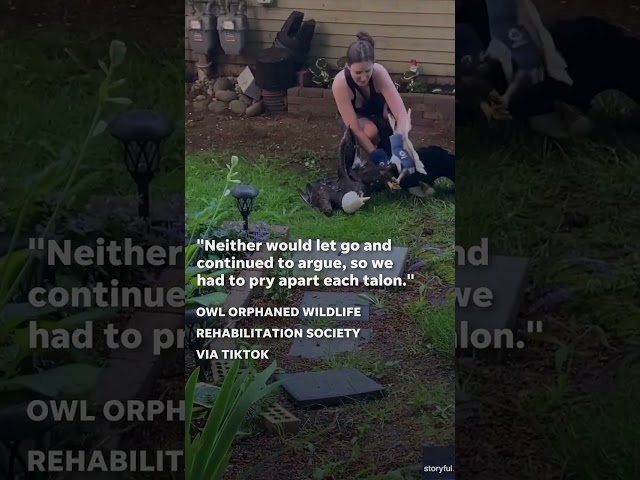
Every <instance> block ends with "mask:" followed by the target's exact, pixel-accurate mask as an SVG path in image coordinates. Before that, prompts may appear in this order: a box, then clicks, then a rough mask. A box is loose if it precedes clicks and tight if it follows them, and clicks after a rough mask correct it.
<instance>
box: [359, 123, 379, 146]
mask: <svg viewBox="0 0 640 480" xmlns="http://www.w3.org/2000/svg"><path fill="white" fill-rule="evenodd" d="M360 126H361V127H362V130H363V131H364V134H365V135H366V136H367V137H369V140H371V141H372V142H373V143H374V145H375V144H376V142H377V141H378V128H377V127H376V126H375V124H374V123H373V122H372V121H371V120H368V119H366V118H361V119H360Z"/></svg>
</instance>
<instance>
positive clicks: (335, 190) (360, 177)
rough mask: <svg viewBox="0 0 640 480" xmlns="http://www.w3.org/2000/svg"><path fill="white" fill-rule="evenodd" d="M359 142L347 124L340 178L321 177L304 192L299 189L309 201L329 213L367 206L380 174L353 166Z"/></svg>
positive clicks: (342, 148)
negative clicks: (357, 142)
mask: <svg viewBox="0 0 640 480" xmlns="http://www.w3.org/2000/svg"><path fill="white" fill-rule="evenodd" d="M356 145H357V144H356V139H355V135H354V134H353V131H352V130H351V128H349V127H347V129H346V130H345V132H344V135H343V136H342V140H341V141H340V148H339V152H338V156H339V162H338V168H337V177H331V178H322V179H320V180H318V181H316V182H315V183H314V184H307V185H306V188H305V190H304V191H302V190H299V193H300V196H301V197H302V199H303V200H304V201H305V202H306V203H308V204H309V205H311V206H312V207H313V208H315V209H316V210H318V211H320V212H322V213H324V214H326V215H332V214H333V213H335V212H337V211H343V212H345V213H355V212H356V211H358V210H359V209H360V208H362V207H363V206H364V204H365V203H366V202H367V201H368V200H369V198H370V197H369V196H367V195H368V194H370V192H371V191H372V187H373V186H374V185H375V183H376V181H377V177H378V176H377V175H376V174H375V173H372V172H371V171H370V169H369V168H365V167H358V168H355V169H354V167H353V165H354V160H355V157H356V148H357V147H356Z"/></svg>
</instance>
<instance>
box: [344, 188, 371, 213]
mask: <svg viewBox="0 0 640 480" xmlns="http://www.w3.org/2000/svg"><path fill="white" fill-rule="evenodd" d="M369 198H370V197H363V196H361V195H359V194H358V193H357V192H354V191H351V192H347V193H345V194H344V196H343V197H342V210H344V211H345V212H346V213H355V212H357V211H358V210H360V209H361V208H362V207H363V206H364V204H365V203H367V201H368V200H369Z"/></svg>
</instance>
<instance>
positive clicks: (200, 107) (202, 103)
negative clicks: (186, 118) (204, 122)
mask: <svg viewBox="0 0 640 480" xmlns="http://www.w3.org/2000/svg"><path fill="white" fill-rule="evenodd" d="M193 108H194V109H195V110H196V111H198V112H202V111H204V109H205V108H207V101H206V100H196V101H195V102H193Z"/></svg>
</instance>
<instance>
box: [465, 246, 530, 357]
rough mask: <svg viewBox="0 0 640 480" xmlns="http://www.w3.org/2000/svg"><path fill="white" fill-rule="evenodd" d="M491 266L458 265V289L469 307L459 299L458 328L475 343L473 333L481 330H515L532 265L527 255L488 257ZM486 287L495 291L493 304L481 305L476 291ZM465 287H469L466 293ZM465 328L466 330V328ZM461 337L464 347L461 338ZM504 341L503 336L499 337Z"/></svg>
mask: <svg viewBox="0 0 640 480" xmlns="http://www.w3.org/2000/svg"><path fill="white" fill-rule="evenodd" d="M488 263H489V265H487V266H478V267H474V266H471V265H465V266H459V267H456V288H457V289H459V292H458V295H459V296H460V298H462V296H464V298H465V300H466V301H467V305H466V307H465V306H463V304H462V303H461V302H462V301H461V300H460V299H459V300H458V302H457V306H456V330H457V332H458V335H461V333H462V334H464V336H465V337H466V338H467V339H468V342H469V345H468V346H469V347H471V346H472V345H471V344H470V343H471V339H470V335H471V333H472V332H473V331H475V330H478V329H485V330H488V331H489V332H490V333H491V336H492V337H493V336H494V335H493V332H494V331H495V330H496V329H512V328H513V327H514V326H515V321H516V316H517V313H518V310H519V307H520V302H521V301H522V295H523V293H524V286H525V282H526V277H527V271H528V268H529V260H528V259H527V258H524V257H507V256H499V255H495V256H489V259H488ZM482 287H486V288H488V289H489V290H490V291H491V292H492V294H493V299H492V300H491V301H492V305H490V306H488V307H481V306H478V305H476V304H475V302H474V300H473V295H474V291H476V290H477V289H479V288H482ZM465 289H469V290H468V292H466V293H465ZM463 327H466V333H465V329H463ZM458 338H459V344H460V346H461V347H463V348H464V347H465V345H464V344H462V342H461V341H462V339H461V338H460V337H458ZM500 340H501V341H502V340H503V338H501V339H500Z"/></svg>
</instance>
